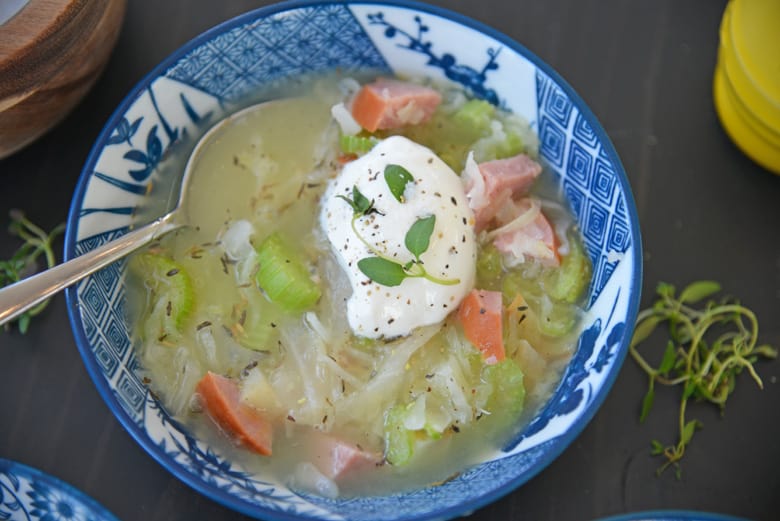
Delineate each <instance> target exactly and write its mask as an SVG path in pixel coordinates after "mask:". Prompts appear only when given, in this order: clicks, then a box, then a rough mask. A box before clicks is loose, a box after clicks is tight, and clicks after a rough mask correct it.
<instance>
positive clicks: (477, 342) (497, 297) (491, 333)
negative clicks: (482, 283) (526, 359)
mask: <svg viewBox="0 0 780 521" xmlns="http://www.w3.org/2000/svg"><path fill="white" fill-rule="evenodd" d="M502 314H503V307H502V304H501V292H500V291H486V290H479V289H473V290H471V293H469V294H468V295H466V297H465V298H464V299H463V301H462V302H461V303H460V307H459V308H458V319H459V320H460V322H461V324H463V332H464V333H465V334H466V338H467V339H468V340H469V342H471V343H472V344H474V346H475V347H476V348H477V349H479V350H480V351H481V352H482V356H483V357H484V358H485V362H486V363H488V364H495V363H497V362H500V361H501V360H503V359H504V358H505V357H506V354H505V352H504V338H503V316H502Z"/></svg>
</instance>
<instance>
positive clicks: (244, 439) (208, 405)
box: [195, 371, 273, 456]
mask: <svg viewBox="0 0 780 521" xmlns="http://www.w3.org/2000/svg"><path fill="white" fill-rule="evenodd" d="M195 392H196V393H197V395H198V396H199V397H200V401H201V404H202V405H203V407H204V408H205V409H206V412H207V413H208V415H209V416H210V417H211V418H212V419H213V420H214V421H215V422H216V423H217V424H218V425H219V426H220V427H221V428H222V429H223V430H224V431H226V432H227V433H228V434H229V435H231V436H232V437H234V438H235V440H236V441H237V442H239V443H241V444H243V445H245V446H246V447H247V448H249V449H251V450H253V451H255V452H257V453H258V454H263V455H265V456H270V455H271V444H272V442H273V425H272V424H271V422H269V421H268V420H267V419H266V418H265V417H263V416H262V415H261V414H260V413H259V412H258V411H257V410H255V409H253V408H252V407H249V406H248V405H245V404H243V403H242V402H241V399H240V393H239V389H238V384H237V383H236V382H234V381H233V380H231V379H229V378H226V377H224V376H220V375H218V374H215V373H212V372H211V371H208V372H207V373H206V376H204V377H203V378H202V379H201V380H200V381H199V382H198V385H197V387H196V388H195Z"/></svg>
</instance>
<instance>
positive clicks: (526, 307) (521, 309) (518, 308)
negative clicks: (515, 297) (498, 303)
mask: <svg viewBox="0 0 780 521" xmlns="http://www.w3.org/2000/svg"><path fill="white" fill-rule="evenodd" d="M526 309H528V306H517V310H518V311H525V310H526Z"/></svg>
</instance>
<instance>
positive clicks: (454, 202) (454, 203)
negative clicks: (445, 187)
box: [450, 195, 458, 206]
mask: <svg viewBox="0 0 780 521" xmlns="http://www.w3.org/2000/svg"><path fill="white" fill-rule="evenodd" d="M450 201H452V205H453V206H458V200H457V199H455V196H454V195H453V196H452V197H450Z"/></svg>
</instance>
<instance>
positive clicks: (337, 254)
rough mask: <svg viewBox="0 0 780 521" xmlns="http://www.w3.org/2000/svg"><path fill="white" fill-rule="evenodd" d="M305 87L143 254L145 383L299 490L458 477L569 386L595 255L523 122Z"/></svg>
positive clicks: (412, 91) (444, 100)
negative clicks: (564, 379) (178, 226)
mask: <svg viewBox="0 0 780 521" xmlns="http://www.w3.org/2000/svg"><path fill="white" fill-rule="evenodd" d="M308 84H309V85H310V87H309V88H308V89H307V90H306V91H305V92H302V93H300V95H296V96H295V97H290V98H288V99H283V100H279V101H276V102H274V103H272V104H269V105H268V106H267V107H265V108H264V109H263V110H262V111H261V112H259V113H256V114H254V113H249V114H248V115H246V116H244V117H242V118H239V119H238V120H236V121H234V122H233V123H232V124H230V125H227V126H225V127H224V128H223V129H222V130H221V131H220V133H219V135H218V137H217V138H216V139H214V140H213V142H212V143H211V144H210V146H209V147H208V148H207V149H206V150H205V151H204V153H203V156H202V158H201V160H200V161H199V162H198V164H197V165H196V167H195V168H196V170H195V171H194V173H193V180H192V185H191V188H190V192H189V197H190V202H189V203H188V204H189V213H190V215H191V221H192V222H191V226H190V227H188V228H186V229H183V230H180V231H178V232H176V233H175V234H172V235H169V236H167V237H165V238H164V239H163V240H161V241H160V242H159V243H156V244H154V245H153V246H151V247H150V248H148V249H147V250H145V251H143V252H141V253H138V254H136V255H135V256H134V257H133V258H132V259H131V261H130V274H131V275H130V277H131V279H130V281H131V283H130V284H129V287H130V289H131V291H130V298H129V300H130V304H131V305H130V306H129V308H130V309H131V314H132V321H133V323H134V324H135V326H136V327H135V331H134V335H135V340H136V344H137V351H138V353H139V357H140V360H141V362H142V366H143V368H144V369H143V371H144V376H145V381H146V382H147V384H148V385H149V387H150V388H151V390H152V391H153V392H154V393H156V395H157V396H159V398H160V400H161V401H162V403H163V404H164V406H165V407H166V409H167V410H168V411H169V412H170V413H171V414H172V415H173V416H175V417H176V418H178V419H179V420H181V421H182V422H184V423H186V424H188V425H190V426H191V428H192V429H193V430H195V431H196V432H197V433H198V435H199V436H200V437H201V438H205V439H208V440H209V441H210V442H211V443H212V444H213V446H214V447H220V449H219V450H221V451H222V452H223V453H225V454H227V455H228V456H229V457H230V458H232V459H236V460H238V459H240V460H241V461H242V463H243V464H244V466H245V467H246V468H248V469H250V470H253V471H256V472H258V473H261V474H263V475H274V476H276V478H277V479H279V480H281V481H283V482H285V483H288V484H290V485H291V486H292V487H293V488H298V489H302V490H307V491H313V492H315V493H318V494H322V495H325V496H330V497H335V496H339V495H341V496H345V495H346V496H349V495H357V494H367V493H371V494H376V493H380V494H381V493H390V492H393V491H397V490H401V489H407V488H412V487H419V486H424V485H430V484H435V483H439V482H443V481H445V480H447V479H448V478H449V477H451V476H453V475H454V474H456V473H458V472H460V471H462V470H463V469H464V468H466V467H468V466H469V465H471V464H474V463H477V462H479V461H480V460H483V459H484V458H485V457H486V456H488V455H489V454H490V453H491V452H494V451H496V450H498V449H499V448H500V446H501V444H502V443H505V442H506V441H507V440H508V439H509V438H510V437H511V436H512V435H513V434H515V433H517V431H518V429H520V428H522V426H523V425H524V424H525V423H527V421H528V419H529V418H530V417H531V416H532V415H533V414H534V412H535V411H536V410H538V408H539V406H540V405H541V404H543V403H544V401H545V399H546V398H547V397H548V396H549V394H550V392H551V391H552V389H553V388H554V386H555V384H556V383H557V382H558V381H559V379H560V376H561V374H562V370H563V368H564V367H565V365H566V363H567V361H568V360H569V358H570V356H571V354H572V350H573V348H574V345H575V341H576V335H575V329H576V327H575V326H576V323H577V320H578V315H579V312H580V307H579V303H580V300H581V299H582V298H583V293H584V292H585V290H586V288H587V286H588V283H589V280H590V264H589V261H588V257H587V255H586V254H585V252H584V250H583V245H582V241H581V238H580V236H579V234H578V231H577V229H576V226H575V225H574V221H573V219H572V218H571V217H570V215H569V213H568V212H567V210H566V208H565V206H564V205H563V204H562V201H561V200H559V196H557V195H555V191H554V190H552V188H551V184H550V183H549V181H545V173H544V172H543V168H542V166H541V165H540V163H539V162H538V161H537V138H536V137H535V135H534V134H533V133H532V132H531V130H530V128H529V126H528V125H527V123H526V122H525V121H523V120H522V119H521V118H519V117H517V116H515V115H513V114H510V113H508V112H505V111H503V110H500V109H499V108H496V107H494V106H493V105H491V104H489V103H487V102H485V101H481V100H477V99H470V98H469V97H468V96H467V95H466V94H464V92H463V91H461V90H459V89H458V88H453V87H451V86H433V85H431V84H429V82H426V81H420V80H413V81H409V80H399V79H393V78H383V77H378V78H371V79H368V80H367V81H363V82H362V83H358V82H357V81H356V80H354V79H350V78H332V77H329V78H320V79H318V80H317V81H312V82H310V83H308Z"/></svg>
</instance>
